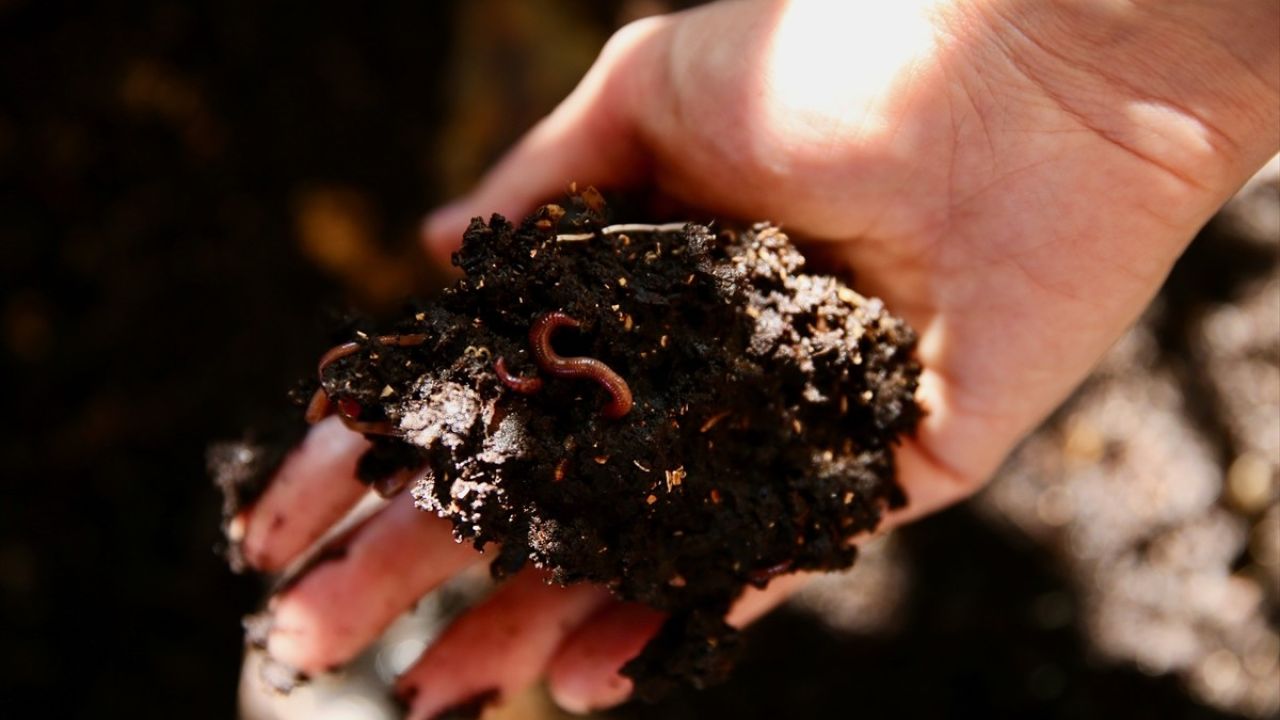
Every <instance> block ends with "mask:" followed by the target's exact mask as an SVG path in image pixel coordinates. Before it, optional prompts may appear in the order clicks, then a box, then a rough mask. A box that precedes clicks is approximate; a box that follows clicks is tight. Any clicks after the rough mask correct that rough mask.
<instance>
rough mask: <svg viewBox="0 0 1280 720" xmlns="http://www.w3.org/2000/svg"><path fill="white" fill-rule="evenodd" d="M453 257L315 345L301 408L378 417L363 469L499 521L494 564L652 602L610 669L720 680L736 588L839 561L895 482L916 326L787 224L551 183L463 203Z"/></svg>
mask: <svg viewBox="0 0 1280 720" xmlns="http://www.w3.org/2000/svg"><path fill="white" fill-rule="evenodd" d="M575 201H576V202H577V203H578V204H579V205H581V204H582V200H581V199H576V198H575ZM591 204H592V203H587V205H588V206H590V205H591ZM578 209H579V210H582V208H578ZM454 264H455V265H457V266H458V267H459V268H461V269H462V271H463V272H464V274H465V276H464V277H463V278H462V279H460V280H458V281H457V282H456V284H455V285H454V286H453V287H451V288H449V289H447V290H446V291H445V292H444V293H443V295H442V297H440V298H439V299H438V300H437V301H436V302H434V303H432V304H431V305H430V306H424V307H422V308H420V309H416V310H414V311H412V312H411V314H410V315H408V316H407V317H406V318H405V319H403V320H402V321H400V322H399V323H397V324H395V325H394V326H393V327H392V328H391V329H390V330H389V331H388V332H386V333H384V334H379V335H373V334H367V335H366V334H363V333H361V334H358V337H357V338H356V340H355V341H354V342H353V343H349V344H346V345H342V346H339V347H338V348H335V349H334V350H332V351H330V353H328V354H327V355H326V357H325V359H324V360H322V362H321V370H320V373H319V376H320V379H319V382H320V388H319V389H318V390H317V391H316V393H315V396H314V398H313V400H312V402H311V404H310V407H309V409H308V414H309V416H310V417H311V419H312V420H314V419H317V418H318V417H321V416H323V415H324V414H326V413H329V412H335V413H337V414H338V415H339V416H341V417H342V418H343V420H344V421H345V422H346V423H347V424H348V425H349V426H351V427H352V428H353V429H355V430H358V431H361V432H364V433H366V434H367V435H369V437H370V438H371V439H372V440H373V443H374V444H373V448H372V449H371V450H370V451H369V455H368V457H367V459H366V461H365V462H363V463H362V464H361V475H362V480H364V481H366V482H369V483H371V484H374V485H375V487H377V486H379V484H380V483H383V482H384V481H385V480H386V479H387V478H388V477H391V476H393V475H394V474H396V473H397V472H399V471H402V470H403V469H404V468H423V467H425V468H426V471H425V475H422V476H420V477H419V479H417V480H416V482H415V483H413V485H412V493H413V495H414V497H415V499H416V501H417V504H418V505H419V506H420V507H421V508H423V509H424V510H426V511H429V512H434V513H437V514H439V515H441V516H443V517H447V518H449V519H450V520H451V521H452V522H453V525H454V529H455V532H456V534H457V535H458V537H459V538H460V539H465V540H469V541H471V542H473V543H474V544H475V545H476V546H477V547H483V546H486V545H489V544H490V543H492V544H495V545H496V547H497V548H498V551H497V554H496V557H495V559H494V561H493V564H492V566H491V567H492V570H493V572H494V574H495V575H497V576H503V575H506V574H510V573H512V572H515V571H516V570H518V569H520V568H521V567H523V566H525V565H527V564H533V565H536V566H537V567H540V568H543V569H545V570H546V571H548V572H549V573H550V574H551V576H552V577H553V578H554V580H556V581H557V582H560V583H572V582H582V581H589V582H595V583H600V584H603V585H605V586H607V587H609V588H610V589H611V590H612V591H613V592H614V593H616V594H617V595H618V596H619V597H621V598H624V599H627V600H635V601H639V602H643V603H646V604H648V605H651V606H653V607H655V608H658V609H661V610H664V611H667V612H669V613H670V619H669V620H668V622H667V624H666V626H665V627H664V629H663V631H662V632H661V633H660V634H659V635H658V637H657V638H655V639H654V641H653V642H651V643H650V644H649V646H648V647H647V648H646V650H645V651H644V652H643V653H642V654H641V656H640V657H638V658H636V659H635V660H633V661H632V662H631V663H630V664H629V665H628V666H627V668H626V669H625V672H626V673H627V674H629V675H631V676H632V677H633V678H634V679H635V680H636V688H637V694H638V695H640V696H642V697H653V696H656V695H659V694H661V693H662V692H663V691H664V690H665V689H667V688H668V687H669V686H670V685H671V683H673V682H676V681H679V680H681V679H684V680H689V681H691V682H693V683H694V684H695V685H704V684H707V683H709V682H712V681H715V680H718V679H720V678H722V677H723V676H724V675H725V673H726V672H727V670H728V668H729V666H730V665H731V663H732V655H733V650H734V648H735V647H736V646H737V639H736V636H735V634H734V632H733V630H731V629H730V628H729V627H728V626H727V625H726V624H725V623H724V622H723V621H722V619H721V618H722V617H723V615H724V613H725V612H726V611H727V609H728V607H729V605H730V604H731V602H732V601H733V600H734V599H735V598H736V597H737V596H738V595H739V593H740V592H741V591H742V589H743V588H744V587H745V586H747V585H756V586H763V585H764V584H766V583H767V582H768V580H769V579H770V578H772V577H774V576H776V575H779V574H782V573H788V572H793V571H799V570H832V569H839V568H844V567H847V566H849V565H850V564H851V563H852V562H853V560H854V556H855V553H856V549H855V548H854V547H853V546H852V545H851V544H850V542H849V540H850V538H852V537H853V536H855V535H858V534H860V533H863V532H866V531H868V530H871V529H874V528H875V527H876V526H877V525H878V523H879V521H880V518H881V515H882V513H883V512H884V511H885V509H886V508H892V507H898V506H901V505H903V504H904V503H905V502H906V498H905V497H904V495H903V493H902V491H901V489H900V488H899V486H898V485H897V483H896V481H895V479H894V473H895V470H894V459H893V455H892V446H893V445H894V444H895V442H897V440H898V439H899V438H900V437H901V436H902V435H903V434H908V433H911V432H912V431H913V430H914V428H915V426H916V423H917V421H918V419H919V417H920V415H921V410H920V408H919V406H918V405H917V404H916V402H915V400H914V393H915V389H916V383H917V379H918V376H919V373H920V368H919V365H918V364H917V362H916V361H915V360H914V359H913V356H912V350H913V347H914V343H915V335H914V333H913V332H912V330H911V329H910V328H909V327H907V325H906V324H905V323H904V322H903V321H901V320H899V319H897V318H895V317H893V316H891V315H889V314H888V313H887V312H886V311H885V309H884V307H883V305H882V303H881V302H880V301H879V300H875V299H868V298H865V297H863V296H861V295H859V294H858V293H856V292H854V291H853V290H852V289H850V288H849V287H848V286H847V285H845V284H843V283H842V282H841V281H840V280H838V279H836V278H834V277H830V276H824V275H816V274H808V273H805V272H804V271H803V268H804V258H803V257H802V256H801V255H800V253H799V252H798V251H797V250H796V248H795V247H794V246H793V245H792V243H791V242H790V241H789V240H788V239H787V237H786V236H785V235H784V234H783V233H782V232H781V231H779V229H778V228H776V227H772V226H770V225H767V224H758V225H755V226H754V227H751V228H750V229H748V230H745V231H740V232H739V231H730V230H721V231H719V232H713V231H711V230H710V229H708V228H707V227H704V226H701V225H696V224H688V225H662V226H651V225H614V226H604V225H603V224H602V223H601V222H599V213H598V212H595V211H593V210H592V209H590V207H588V208H587V209H586V211H585V212H578V213H573V214H566V212H565V211H564V210H563V209H562V208H561V207H559V206H556V205H548V206H544V207H543V208H541V209H539V210H538V211H537V212H536V213H535V214H533V215H532V216H530V217H529V218H527V219H526V220H525V221H524V222H523V223H521V224H519V225H515V224H513V223H511V222H508V221H507V220H506V219H504V218H503V217H501V216H499V215H494V216H493V217H492V218H491V219H490V220H489V222H487V223H486V222H484V221H482V220H481V219H476V220H474V221H472V223H471V225H470V227H469V228H468V229H467V231H466V235H465V238H464V241H463V245H462V249H461V250H460V251H459V252H458V253H456V254H455V256H454ZM619 383H621V385H619ZM628 395H629V397H628ZM399 485H401V483H390V484H384V485H382V486H383V487H391V488H393V489H395V488H397V487H398V486H399Z"/></svg>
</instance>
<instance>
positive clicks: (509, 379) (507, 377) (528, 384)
mask: <svg viewBox="0 0 1280 720" xmlns="http://www.w3.org/2000/svg"><path fill="white" fill-rule="evenodd" d="M493 371H494V372H496V373H498V379H499V380H501V381H502V384H503V385H506V386H507V387H509V388H511V389H512V390H515V391H516V392H518V393H520V394H521V395H532V394H534V393H536V392H538V391H539V390H541V389H542V378H539V377H530V378H526V377H520V376H519V375H512V374H511V371H509V370H507V359H506V358H498V359H497V360H495V361H494V363H493Z"/></svg>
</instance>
